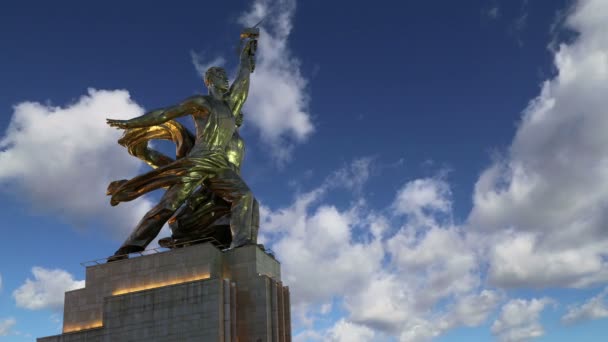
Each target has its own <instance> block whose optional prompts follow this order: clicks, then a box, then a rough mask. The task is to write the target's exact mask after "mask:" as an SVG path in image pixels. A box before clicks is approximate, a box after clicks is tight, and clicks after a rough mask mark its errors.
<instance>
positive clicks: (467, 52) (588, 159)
mask: <svg viewBox="0 0 608 342" xmlns="http://www.w3.org/2000/svg"><path fill="white" fill-rule="evenodd" d="M262 13H264V14H266V13H267V14H268V17H267V19H266V21H265V22H264V23H263V25H262V38H261V40H260V51H259V56H258V58H259V59H258V66H257V69H256V71H255V73H254V74H253V75H252V85H251V87H252V91H251V95H250V98H249V100H248V103H247V104H246V106H245V110H244V113H245V123H244V127H243V129H242V131H241V132H242V135H243V136H244V138H245V140H246V143H247V155H246V159H245V163H244V166H243V176H244V179H245V180H246V182H247V183H248V184H249V185H250V187H251V188H252V190H253V192H254V193H255V195H256V197H257V198H258V199H259V201H260V202H261V204H262V221H263V223H262V226H261V239H263V241H264V243H265V244H266V245H267V246H270V248H272V249H273V250H274V251H275V252H276V254H277V256H278V258H279V260H280V261H281V262H282V267H283V274H284V277H285V282H286V283H287V284H288V285H289V286H290V287H291V289H292V297H293V298H292V302H293V308H292V311H293V316H294V319H295V321H294V334H295V335H296V338H297V340H299V341H428V340H433V341H462V340H476V341H492V340H498V341H526V340H537V341H571V340H573V339H575V338H576V339H577V340H578V341H599V340H600V339H601V337H600V336H602V335H607V334H608V329H607V328H606V317H608V305H607V303H606V299H605V297H606V295H608V290H606V289H607V287H606V286H607V285H608V254H607V252H606V251H608V238H607V237H606V234H605V232H606V226H607V223H608V217H606V214H604V213H605V212H608V211H606V209H608V208H606V207H607V206H608V166H607V165H608V153H607V152H605V150H606V149H605V146H606V145H607V144H608V138H606V136H605V132H606V129H608V115H607V114H608V113H606V110H605V108H607V107H608V106H606V105H607V103H606V101H607V100H606V99H605V96H604V94H606V91H607V90H608V89H607V84H608V82H606V81H608V57H607V56H608V34H607V33H606V32H608V24H607V23H608V3H606V2H605V1H602V0H577V1H574V0H572V1H566V0H559V1H554V0H536V1H528V0H514V1H510V0H509V1H507V0H495V1H492V0H472V1H466V2H456V1H443V2H441V3H436V2H428V1H427V2H413V1H408V2H405V1H404V2H400V3H398V2H394V1H376V2H371V3H370V2H357V1H332V2H327V1H316V0H315V1H299V2H297V3H296V2H295V0H253V1H230V2H229V3H224V2H216V3H206V2H200V1H196V2H195V1H183V2H179V3H171V4H170V5H164V6H156V5H147V6H142V5H135V4H128V3H124V2H113V1H105V2H102V3H101V2H100V3H87V4H86V5H85V4H84V3H82V2H68V1H66V2H62V3H61V5H58V4H57V3H45V2H40V3H38V4H35V5H32V4H15V3H14V4H11V5H4V6H3V8H2V10H1V11H0V49H1V50H0V51H2V53H0V89H2V91H1V92H0V215H2V217H3V220H2V222H1V223H0V227H2V232H3V233H4V237H5V244H4V247H3V248H2V249H0V259H1V260H3V261H2V263H1V264H0V340H1V341H30V340H32V339H33V338H34V337H39V336H47V335H52V334H56V333H58V332H59V331H60V327H61V319H62V314H61V312H62V311H61V310H62V305H63V303H62V298H63V296H62V293H63V292H64V291H65V290H66V289H70V288H77V287H81V286H82V285H83V283H82V280H83V279H84V268H83V267H82V266H80V264H79V263H80V262H82V261H86V260H92V259H98V258H103V257H106V256H108V255H110V254H112V253H113V252H114V250H115V249H116V248H117V246H118V245H119V244H120V243H121V241H122V239H124V237H125V236H126V235H127V234H129V232H130V230H131V229H132V227H133V225H134V224H135V223H136V222H137V220H138V219H139V218H140V217H141V215H143V213H145V211H146V210H147V208H149V207H150V205H152V204H153V203H154V201H155V200H158V198H159V195H160V194H159V193H153V194H151V195H150V196H148V197H146V198H142V199H139V200H137V201H134V202H133V203H128V204H121V205H120V206H118V207H115V208H112V207H110V206H109V203H108V200H107V198H106V197H105V196H104V190H105V186H106V185H107V183H108V182H110V181H112V180H115V179H120V178H128V177H131V176H134V175H136V174H138V173H141V172H144V171H145V170H146V166H144V165H142V164H143V163H140V162H138V161H137V160H135V159H134V158H132V157H130V156H129V155H128V154H127V153H126V151H125V150H124V149H122V147H120V146H118V145H117V144H116V143H115V141H116V140H117V139H118V137H119V132H117V131H116V130H113V129H111V128H108V127H106V126H105V118H106V117H113V118H129V117H133V116H135V115H139V114H141V113H143V111H145V110H150V109H154V108H158V107H163V106H167V105H170V104H174V103H176V102H178V101H180V100H181V99H183V98H186V97H188V96H190V95H193V94H196V93H200V92H205V91H206V90H205V87H204V84H203V82H202V80H201V77H200V73H199V72H200V70H204V69H205V67H206V66H210V65H212V64H218V63H219V64H221V65H223V66H225V67H226V68H227V70H228V71H229V72H234V70H235V68H236V62H237V55H236V52H235V49H236V45H237V39H238V38H237V37H238V34H239V31H240V29H241V27H243V25H245V24H251V23H255V22H256V21H257V19H258V18H259V16H260V15H261V14H262ZM183 122H184V123H186V124H187V125H190V123H189V121H188V120H183ZM190 126H191V125H190ZM158 146H159V147H160V148H161V149H163V150H164V151H167V152H170V151H171V149H172V146H171V145H170V144H165V143H160V144H158ZM163 233H164V232H163Z"/></svg>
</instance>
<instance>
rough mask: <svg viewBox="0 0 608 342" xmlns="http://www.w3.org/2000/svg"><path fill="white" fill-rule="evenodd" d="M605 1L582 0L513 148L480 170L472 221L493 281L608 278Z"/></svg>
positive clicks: (582, 282)
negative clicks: (487, 239)
mask: <svg viewBox="0 0 608 342" xmlns="http://www.w3.org/2000/svg"><path fill="white" fill-rule="evenodd" d="M607 23H608V3H607V2H605V1H601V0H581V1H579V2H577V3H576V5H575V7H574V8H573V10H572V12H571V14H570V15H569V16H568V18H567V19H566V26H567V28H568V29H571V30H574V31H575V32H577V33H578V34H579V35H578V38H576V39H575V40H574V41H573V42H571V43H562V44H560V45H559V47H558V48H557V49H556V50H555V52H554V64H555V70H556V75H555V76H554V77H553V78H551V79H548V80H546V81H545V82H544V83H543V84H542V89H541V92H540V95H539V96H538V97H536V98H535V99H534V100H532V101H531V102H530V104H529V105H528V107H527V108H526V109H525V111H524V113H523V117H522V119H521V122H520V124H519V127H518V129H517V132H516V134H515V137H514V139H513V142H512V143H511V146H510V148H509V150H508V153H507V156H506V157H505V158H503V159H502V160H498V161H497V162H495V163H494V164H493V165H491V166H490V167H489V168H487V169H486V170H485V171H483V173H482V174H481V176H480V178H479V180H478V181H477V184H476V186H475V192H474V196H473V204H474V207H473V210H472V212H471V214H470V217H469V224H470V226H471V227H473V228H474V229H477V230H478V231H479V232H481V233H482V234H490V235H493V236H494V239H495V240H494V243H488V246H489V251H488V255H489V258H490V270H489V273H490V280H491V281H492V282H493V283H494V284H496V285H498V286H504V287H528V286H534V287H548V286H556V287H587V286H591V285H594V284H600V283H605V282H606V281H608V259H607V258H606V257H607V256H608V252H607V251H608V235H606V234H605V227H606V226H607V225H608V214H607V213H608V149H606V146H608V135H606V134H605V132H606V130H608V112H607V110H606V108H608V106H607V102H606V95H605V94H606V93H607V92H608V36H606V34H605V32H606V30H607V29H608V25H607Z"/></svg>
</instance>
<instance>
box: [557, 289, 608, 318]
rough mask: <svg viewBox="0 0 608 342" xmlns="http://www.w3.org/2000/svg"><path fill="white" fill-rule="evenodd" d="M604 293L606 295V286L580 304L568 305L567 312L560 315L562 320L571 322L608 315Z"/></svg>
mask: <svg viewBox="0 0 608 342" xmlns="http://www.w3.org/2000/svg"><path fill="white" fill-rule="evenodd" d="M606 295H608V287H607V288H605V289H604V290H603V291H602V292H600V293H599V294H598V295H596V296H594V297H592V298H590V299H589V300H588V301H586V302H585V303H583V304H582V305H578V306H576V305H575V306H571V307H569V308H568V312H566V314H565V315H564V316H563V317H562V322H563V323H566V324H572V323H577V322H581V321H587V320H594V319H600V318H606V317H608V302H607V301H606Z"/></svg>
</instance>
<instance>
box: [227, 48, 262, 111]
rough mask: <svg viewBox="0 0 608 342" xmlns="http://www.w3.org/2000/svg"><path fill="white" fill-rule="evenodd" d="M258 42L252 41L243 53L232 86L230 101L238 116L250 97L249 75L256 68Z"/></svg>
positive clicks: (231, 107)
mask: <svg viewBox="0 0 608 342" xmlns="http://www.w3.org/2000/svg"><path fill="white" fill-rule="evenodd" d="M256 47H257V41H256V40H255V39H250V40H248V41H247V43H246V44H245V47H244V48H243V51H241V63H240V64H239V71H238V74H237V76H236V79H235V80H234V82H233V83H232V85H231V86H230V91H229V97H228V101H229V104H230V109H232V113H233V114H235V115H236V114H238V113H240V111H241V108H242V107H243V104H245V100H247V96H248V95H249V74H251V73H252V72H253V69H254V67H255V50H256Z"/></svg>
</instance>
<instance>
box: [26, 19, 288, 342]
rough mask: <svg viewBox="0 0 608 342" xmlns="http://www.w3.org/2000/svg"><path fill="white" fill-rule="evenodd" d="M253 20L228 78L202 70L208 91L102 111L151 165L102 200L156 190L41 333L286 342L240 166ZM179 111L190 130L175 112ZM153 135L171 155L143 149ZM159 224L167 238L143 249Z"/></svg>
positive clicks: (274, 269) (277, 289)
mask: <svg viewBox="0 0 608 342" xmlns="http://www.w3.org/2000/svg"><path fill="white" fill-rule="evenodd" d="M258 25H259V23H258ZM258 25H256V26H254V27H253V28H248V29H245V30H243V32H242V33H241V46H242V49H241V51H240V64H239V69H238V73H237V76H236V79H235V80H234V82H233V83H232V84H231V85H229V83H228V78H227V76H226V72H225V71H224V69H222V68H219V67H211V68H209V69H208V70H207V72H206V73H205V76H204V81H205V84H206V85H207V88H208V89H209V94H208V95H196V96H192V97H190V98H188V99H186V100H184V101H182V102H181V103H179V104H177V105H173V106H169V107H167V108H163V109H158V110H153V111H150V112H148V113H146V114H144V115H142V116H140V117H137V118H133V119H130V120H113V119H108V120H107V122H108V124H109V125H110V126H113V127H117V128H119V129H124V130H125V131H124V134H123V137H122V138H121V139H120V140H119V141H118V142H119V144H121V145H123V146H125V147H126V148H127V151H128V152H129V153H130V154H131V155H133V156H135V157H137V158H139V159H141V160H143V161H144V162H146V163H147V164H148V165H150V166H151V167H152V168H153V170H151V171H149V172H147V173H144V174H142V175H139V176H136V177H134V178H132V179H130V180H119V181H114V182H112V183H110V185H109V186H108V190H107V195H109V196H111V197H110V203H111V205H113V206H114V205H118V204H119V203H121V202H125V201H131V200H134V199H136V198H138V197H140V196H142V195H144V194H146V193H148V192H150V191H152V190H156V189H161V188H162V189H165V193H164V195H163V196H162V198H161V200H160V202H159V203H158V204H157V205H156V206H154V207H153V208H152V209H151V210H150V211H149V212H148V213H147V214H146V215H144V217H143V218H142V219H141V221H140V222H139V223H138V224H137V226H136V227H135V228H134V230H133V232H132V234H131V235H130V236H129V237H128V238H127V239H126V241H125V242H124V243H123V244H122V245H121V246H120V248H118V250H117V251H116V252H115V253H114V255H112V256H111V257H109V258H107V259H101V260H96V261H93V262H89V263H87V264H86V265H85V266H86V286H85V287H84V288H82V289H78V290H73V291H68V292H66V294H65V307H64V319H63V331H62V334H60V335H56V336H50V337H44V338H39V339H38V341H39V342H79V341H83V342H84V341H87V342H90V341H99V342H101V341H104V342H105V341H254V342H258V341H260V342H261V341H280V342H282V341H291V316H290V304H289V303H290V299H289V298H290V297H289V289H288V287H286V286H283V284H282V282H281V272H280V264H279V262H278V261H277V260H276V258H275V257H274V255H273V254H272V253H270V252H269V251H268V250H266V249H265V248H264V246H262V245H258V244H257V234H258V229H259V206H258V202H257V200H256V199H255V197H254V196H253V194H252V193H251V191H250V190H249V187H248V186H247V184H246V183H245V182H244V180H243V179H242V177H241V175H240V168H241V163H242V160H243V156H244V151H245V145H244V141H243V140H242V138H241V137H240V136H239V133H238V130H239V127H240V126H241V124H242V121H243V114H242V112H241V109H242V107H243V104H244V102H245V101H246V99H247V96H248V92H249V81H250V80H249V77H250V76H249V75H250V74H251V73H252V72H253V71H254V69H255V53H256V49H257V40H258V38H259V29H258V28H257V26H258ZM185 115H190V116H192V118H193V120H194V125H195V128H196V132H195V133H194V134H193V133H191V132H190V131H188V129H186V128H185V127H184V126H183V125H181V124H180V123H179V122H177V121H176V120H175V119H176V118H178V117H181V116H185ZM153 139H166V140H171V141H173V142H174V143H175V146H176V153H175V154H176V156H175V159H173V158H171V157H169V156H167V155H164V154H162V153H160V152H159V151H156V150H154V149H152V148H150V147H149V145H148V143H149V141H150V140H153ZM165 223H168V224H169V227H170V228H171V232H172V235H171V237H168V238H164V239H161V240H159V244H160V246H161V247H162V249H159V248H153V249H147V250H146V247H147V246H148V245H149V244H150V242H151V241H152V240H153V239H154V238H155V237H156V236H157V235H158V233H159V232H160V230H161V228H162V226H163V225H164V224H165Z"/></svg>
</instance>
